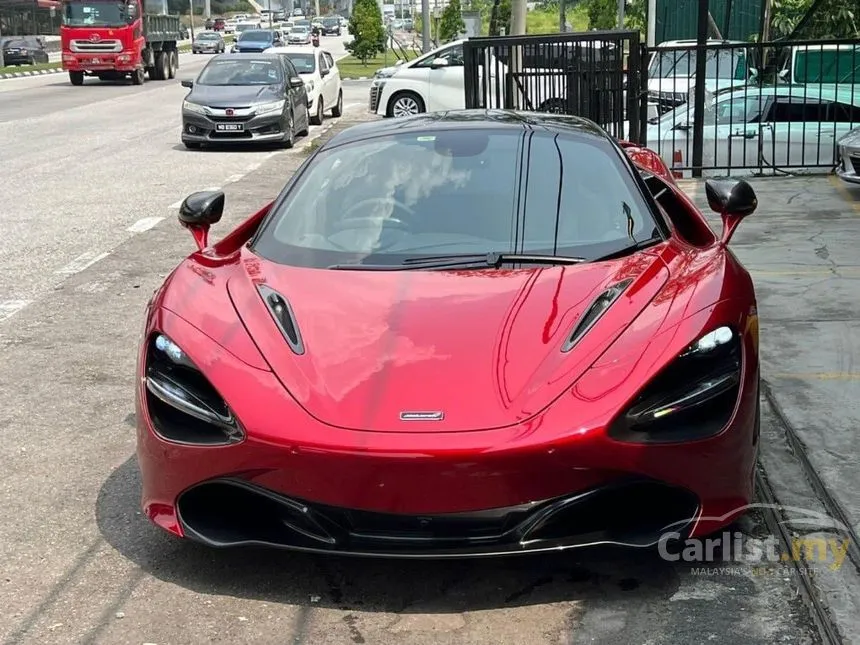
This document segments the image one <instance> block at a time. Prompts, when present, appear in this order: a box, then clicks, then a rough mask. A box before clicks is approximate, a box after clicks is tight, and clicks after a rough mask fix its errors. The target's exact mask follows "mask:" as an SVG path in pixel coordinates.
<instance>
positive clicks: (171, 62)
mask: <svg viewBox="0 0 860 645" xmlns="http://www.w3.org/2000/svg"><path fill="white" fill-rule="evenodd" d="M177 69H179V56H177V55H176V50H175V49H171V50H170V53H169V54H168V56H167V78H176V70H177Z"/></svg>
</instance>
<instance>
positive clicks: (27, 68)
mask: <svg viewBox="0 0 860 645" xmlns="http://www.w3.org/2000/svg"><path fill="white" fill-rule="evenodd" d="M62 66H63V64H62V63H61V62H60V61H57V62H56V63H36V64H35V65H21V66H20V67H18V66H17V65H8V66H6V67H0V74H14V73H15V72H39V71H41V70H45V69H59V68H61V67H62Z"/></svg>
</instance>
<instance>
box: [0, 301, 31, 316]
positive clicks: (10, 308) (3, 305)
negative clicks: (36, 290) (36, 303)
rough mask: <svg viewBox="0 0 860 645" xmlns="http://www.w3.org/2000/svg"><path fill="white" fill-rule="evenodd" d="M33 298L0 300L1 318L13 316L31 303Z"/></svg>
mask: <svg viewBox="0 0 860 645" xmlns="http://www.w3.org/2000/svg"><path fill="white" fill-rule="evenodd" d="M31 302H33V301H32V300H0V320H6V319H7V318H11V317H12V316H14V315H15V314H16V313H18V312H19V311H21V310H22V309H23V308H24V307H26V306H27V305H29V304H30V303H31Z"/></svg>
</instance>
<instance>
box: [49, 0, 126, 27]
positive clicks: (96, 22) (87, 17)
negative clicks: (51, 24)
mask: <svg viewBox="0 0 860 645" xmlns="http://www.w3.org/2000/svg"><path fill="white" fill-rule="evenodd" d="M128 18H129V14H128V10H127V7H126V4H125V3H124V2H99V1H98V0H96V1H94V2H69V3H67V4H66V6H65V11H64V12H63V22H64V24H66V25H68V26H70V27H121V26H124V25H126V24H127V20H128Z"/></svg>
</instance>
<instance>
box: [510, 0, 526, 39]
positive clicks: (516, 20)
mask: <svg viewBox="0 0 860 645" xmlns="http://www.w3.org/2000/svg"><path fill="white" fill-rule="evenodd" d="M527 13H528V7H527V6H526V0H511V36H524V35H525V33H526V14H527Z"/></svg>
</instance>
